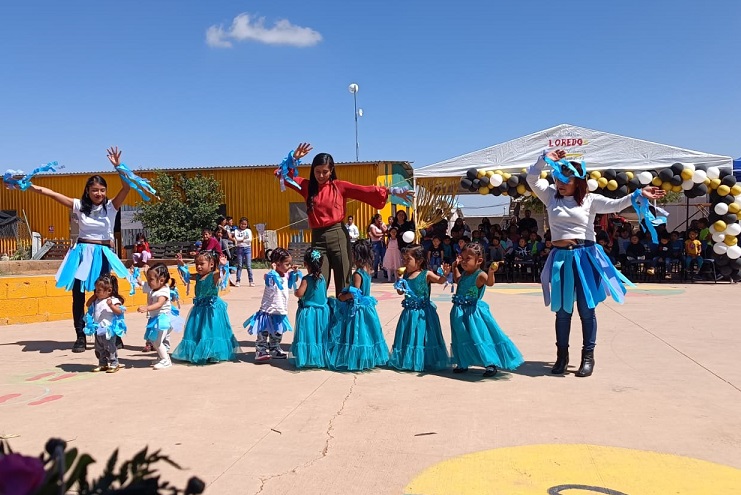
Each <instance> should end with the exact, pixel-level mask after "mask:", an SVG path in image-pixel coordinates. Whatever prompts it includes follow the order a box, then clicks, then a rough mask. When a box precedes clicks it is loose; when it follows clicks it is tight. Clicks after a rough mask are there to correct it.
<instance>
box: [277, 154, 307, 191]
mask: <svg viewBox="0 0 741 495" xmlns="http://www.w3.org/2000/svg"><path fill="white" fill-rule="evenodd" d="M300 163H301V160H296V159H295V158H294V157H293V150H291V151H290V153H288V156H287V157H285V158H284V159H283V161H282V162H280V166H279V167H278V173H279V177H280V190H281V191H285V190H286V182H288V183H289V184H290V185H292V186H293V187H295V188H296V189H301V186H299V185H298V184H297V183H296V181H295V180H293V178H294V177H295V176H296V175H297V174H298V166H299V164H300Z"/></svg>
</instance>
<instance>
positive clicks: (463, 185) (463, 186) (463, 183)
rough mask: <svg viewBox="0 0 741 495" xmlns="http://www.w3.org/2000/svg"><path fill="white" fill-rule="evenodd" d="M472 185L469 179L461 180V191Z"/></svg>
mask: <svg viewBox="0 0 741 495" xmlns="http://www.w3.org/2000/svg"><path fill="white" fill-rule="evenodd" d="M472 184H473V181H471V179H461V189H468V188H469V187H471V185H472Z"/></svg>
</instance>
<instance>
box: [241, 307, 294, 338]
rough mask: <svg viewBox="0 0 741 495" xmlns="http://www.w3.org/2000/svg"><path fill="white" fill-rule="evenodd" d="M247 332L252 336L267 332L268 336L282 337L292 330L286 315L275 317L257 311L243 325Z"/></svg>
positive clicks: (274, 315)
mask: <svg viewBox="0 0 741 495" xmlns="http://www.w3.org/2000/svg"><path fill="white" fill-rule="evenodd" d="M243 326H244V328H246V329H247V332H248V333H249V334H250V335H252V334H253V333H258V332H268V333H269V334H270V335H283V334H284V333H285V332H290V331H291V330H293V327H292V326H291V321H290V320H289V319H288V315H276V314H270V313H265V312H264V311H258V312H257V313H255V314H254V315H252V316H250V317H249V318H248V319H247V321H245V322H244V324H243Z"/></svg>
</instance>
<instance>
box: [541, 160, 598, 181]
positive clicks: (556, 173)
mask: <svg viewBox="0 0 741 495" xmlns="http://www.w3.org/2000/svg"><path fill="white" fill-rule="evenodd" d="M543 160H545V162H546V163H547V164H548V165H550V166H551V169H552V170H551V174H553V178H554V179H556V180H557V181H559V182H563V183H564V184H568V183H569V180H570V179H571V176H568V175H565V174H564V173H563V172H562V171H561V170H562V169H563V168H564V167H565V168H566V169H567V170H570V171H571V173H572V174H573V177H576V178H577V179H584V178H586V176H587V166H586V165H585V164H584V162H581V169H582V171H581V172H579V170H577V168H576V167H575V166H574V164H573V163H571V162H570V161H568V160H567V159H565V158H562V159H560V160H558V161H557V162H554V161H553V160H551V159H550V158H548V157H547V156H544V157H543Z"/></svg>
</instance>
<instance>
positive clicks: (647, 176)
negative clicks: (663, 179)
mask: <svg viewBox="0 0 741 495" xmlns="http://www.w3.org/2000/svg"><path fill="white" fill-rule="evenodd" d="M653 178H654V176H653V175H651V172H641V173H640V174H638V182H640V183H641V185H644V186H647V185H648V184H650V183H651V181H652V180H653Z"/></svg>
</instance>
